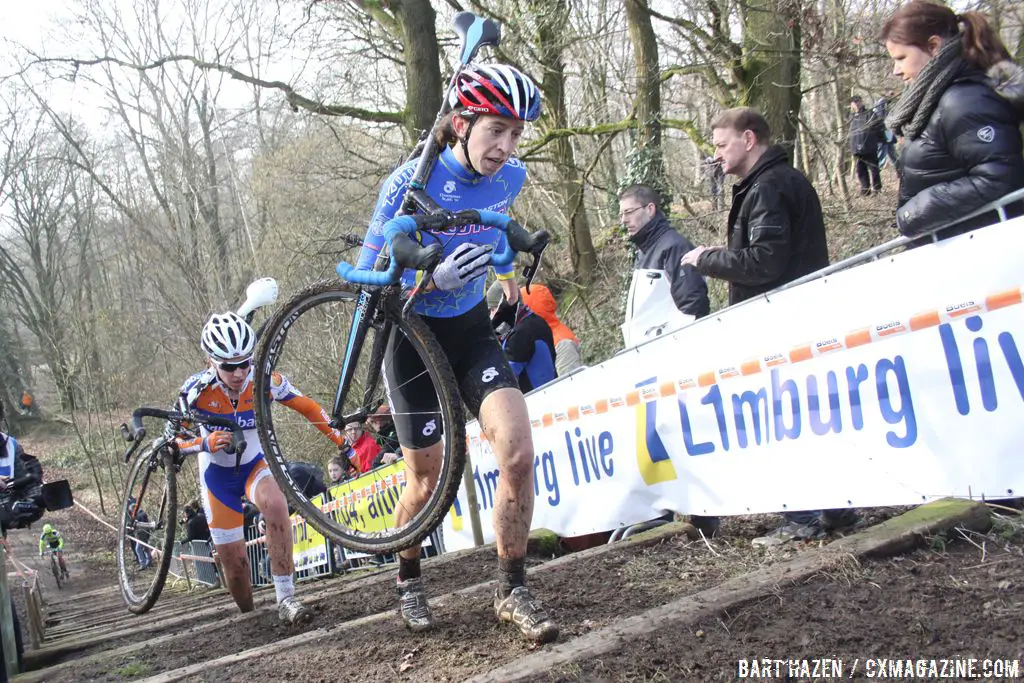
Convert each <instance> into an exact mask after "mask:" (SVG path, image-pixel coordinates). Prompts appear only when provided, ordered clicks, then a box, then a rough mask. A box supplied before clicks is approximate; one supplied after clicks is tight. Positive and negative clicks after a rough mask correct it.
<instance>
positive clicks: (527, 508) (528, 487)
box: [480, 388, 533, 559]
mask: <svg viewBox="0 0 1024 683" xmlns="http://www.w3.org/2000/svg"><path fill="white" fill-rule="evenodd" d="M480 425H481V427H482V429H483V431H484V434H485V435H486V436H487V440H488V442H489V443H490V444H491V448H492V449H493V450H494V455H495V457H496V458H497V460H498V490H497V491H496V492H495V495H494V537H495V541H496V542H497V546H498V547H497V550H498V557H502V558H510V559H518V558H522V557H526V542H527V539H528V537H529V535H530V523H531V522H532V521H533V434H532V432H531V429H530V413H529V411H528V410H527V409H526V399H524V398H523V394H522V392H520V391H519V390H518V389H511V388H506V389H499V390H497V391H495V392H493V393H491V394H488V395H487V397H486V398H485V399H484V401H483V403H482V404H481V406H480Z"/></svg>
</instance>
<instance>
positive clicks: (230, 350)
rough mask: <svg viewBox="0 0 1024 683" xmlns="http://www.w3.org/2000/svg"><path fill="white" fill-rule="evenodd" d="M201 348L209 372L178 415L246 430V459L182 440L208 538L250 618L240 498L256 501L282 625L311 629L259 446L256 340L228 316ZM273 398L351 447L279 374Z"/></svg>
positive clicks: (281, 502) (208, 439)
mask: <svg viewBox="0 0 1024 683" xmlns="http://www.w3.org/2000/svg"><path fill="white" fill-rule="evenodd" d="M201 343H202V347H203V351H204V352H205V353H206V355H207V356H208V357H209V367H208V368H207V369H206V370H204V371H203V372H200V373H197V374H195V375H193V376H192V377H190V378H189V379H188V380H187V381H186V382H185V385H184V386H183V387H182V389H181V395H180V397H179V399H178V403H177V408H178V409H179V410H181V411H182V412H191V411H195V412H197V413H199V414H200V415H204V416H210V417H223V418H228V419H230V420H232V421H234V422H237V423H238V425H239V426H241V427H242V429H243V430H245V434H246V435H247V439H246V441H247V443H248V444H249V445H247V446H246V448H245V452H243V453H228V452H227V447H228V446H229V445H230V444H231V441H232V439H231V433H230V432H228V431H213V430H210V429H208V428H206V427H202V428H201V431H200V435H199V436H198V437H196V438H194V439H186V438H179V439H177V444H178V448H179V450H180V451H181V452H182V453H186V454H188V453H197V454H198V456H199V474H200V482H201V487H202V500H203V507H204V509H205V511H206V518H207V521H208V524H209V527H210V535H211V538H212V540H213V544H214V546H215V547H216V549H217V555H218V556H219V557H220V560H221V564H222V566H223V568H224V578H225V582H226V583H227V588H228V591H229V592H230V593H231V597H232V598H234V601H235V604H237V605H238V607H239V609H240V610H241V611H242V612H251V611H252V610H253V607H254V605H253V598H252V585H251V584H250V580H249V576H250V575H249V567H248V559H247V557H246V552H245V537H244V534H243V528H242V527H243V512H242V509H243V508H242V497H243V496H245V497H246V498H248V499H249V500H250V501H252V502H253V503H254V504H255V505H256V507H257V508H259V510H260V512H261V513H263V518H264V519H265V520H266V523H267V530H266V537H267V552H268V554H269V555H270V568H271V574H272V576H273V580H274V591H275V593H276V595H277V603H278V615H279V617H280V619H281V621H283V622H285V623H288V624H292V623H297V622H303V621H308V620H309V619H311V618H312V616H313V613H312V611H311V610H310V609H309V608H308V607H307V606H305V605H303V604H302V602H301V601H299V599H298V598H296V597H295V584H294V580H293V578H292V577H293V574H294V571H295V565H294V562H293V558H292V531H291V524H290V522H289V519H288V505H287V503H286V502H285V498H284V494H282V493H281V489H280V488H279V487H278V485H277V482H276V481H275V480H274V477H273V476H271V472H270V468H269V467H268V466H267V463H266V459H265V457H264V455H263V452H262V450H261V449H260V447H259V439H257V438H256V434H255V426H256V418H255V416H254V414H253V410H254V408H253V376H252V353H253V349H254V347H255V345H256V334H255V333H254V332H253V329H252V328H251V327H250V326H249V323H247V322H246V321H245V320H244V319H242V318H241V317H239V316H238V315H236V314H234V313H231V312H228V313H223V314H220V315H214V316H212V317H211V318H210V319H209V321H207V323H206V325H205V326H204V327H203V332H202V337H201ZM270 398H271V399H272V400H274V401H279V402H281V403H282V404H283V405H285V406H287V407H289V408H291V409H292V410H295V411H296V412H299V413H301V414H302V415H303V417H305V418H306V419H307V420H309V422H310V423H312V424H313V425H314V426H315V427H316V428H317V429H318V430H320V431H321V432H322V433H323V434H324V436H326V437H327V438H328V439H330V440H331V441H333V442H334V444H335V445H336V446H337V447H338V448H339V449H340V450H342V451H344V452H347V451H348V450H349V446H348V444H347V443H345V438H344V436H342V435H341V434H340V433H339V432H338V431H337V430H335V429H331V428H330V427H329V426H328V424H327V423H328V421H329V418H328V417H327V414H326V413H324V411H323V408H321V407H320V405H319V404H318V403H317V402H316V401H314V400H313V399H311V398H309V397H308V396H303V395H302V393H301V392H300V391H298V389H296V388H295V387H293V386H292V384H291V383H290V382H289V381H288V379H287V378H286V377H284V376H283V375H280V374H278V373H274V381H273V382H272V386H271V389H270Z"/></svg>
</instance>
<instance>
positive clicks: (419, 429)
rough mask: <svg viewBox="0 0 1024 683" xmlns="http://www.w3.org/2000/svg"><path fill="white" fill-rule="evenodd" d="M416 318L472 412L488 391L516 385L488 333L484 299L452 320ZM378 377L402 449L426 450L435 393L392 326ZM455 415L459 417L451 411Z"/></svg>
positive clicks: (431, 439) (433, 439)
mask: <svg viewBox="0 0 1024 683" xmlns="http://www.w3.org/2000/svg"><path fill="white" fill-rule="evenodd" d="M422 319H423V321H424V322H426V324H427V327H429V328H430V331H431V332H433V333H434V337H435V338H436V339H437V341H438V343H439V344H440V345H441V349H442V350H443V351H444V354H445V356H447V357H448V363H449V364H450V365H451V367H452V371H453V372H454V373H455V380H456V382H458V384H459V393H460V394H461V395H462V401H463V403H465V405H466V408H467V409H468V410H469V412H471V413H472V414H473V415H478V414H479V413H480V405H481V404H482V403H483V401H484V399H485V398H486V397H487V396H488V395H489V394H490V393H491V392H493V391H497V390H498V389H506V388H509V387H511V388H515V389H518V388H519V383H518V382H517V381H516V377H515V375H514V374H513V373H512V368H511V367H509V364H508V360H507V359H506V358H505V352H504V351H502V349H501V344H499V343H498V339H497V337H495V336H494V330H493V329H492V328H491V320H490V317H489V316H488V314H487V306H486V305H485V304H484V302H482V301H481V302H480V303H479V304H478V305H477V306H474V307H473V308H471V309H470V310H468V311H466V312H465V313H463V314H462V315H458V316H455V317H454V318H428V317H425V316H424V317H423V318H422ZM384 381H385V384H386V385H387V392H388V403H389V404H390V405H391V411H392V413H393V414H394V419H395V429H396V430H397V432H398V441H399V442H400V443H401V444H402V445H403V446H406V447H407V448H427V447H428V446H433V445H434V444H436V443H437V442H438V441H440V440H441V433H442V429H441V415H440V413H439V412H438V407H439V403H438V399H437V392H436V391H435V390H434V385H433V382H432V381H431V379H430V376H429V375H428V374H427V372H426V370H425V368H424V367H423V361H422V360H421V359H420V356H419V354H418V353H416V351H415V350H414V349H413V348H412V345H411V344H409V343H408V342H407V341H406V340H405V336H404V335H403V334H402V333H401V332H400V331H398V330H397V329H393V330H392V331H391V337H390V338H389V339H388V346H387V351H386V352H385V356H384ZM455 419H457V420H458V419H462V416H461V415H456V416H455Z"/></svg>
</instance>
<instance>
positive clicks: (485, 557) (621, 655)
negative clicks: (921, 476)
mask: <svg viewBox="0 0 1024 683" xmlns="http://www.w3.org/2000/svg"><path fill="white" fill-rule="evenodd" d="M44 446H45V445H44ZM51 473H52V478H59V476H60V475H61V474H62V473H61V472H59V471H58V470H48V474H51ZM95 503H96V501H91V502H90V507H95ZM899 512H901V510H899V509H895V508H880V509H874V510H870V511H865V512H864V517H865V523H866V524H875V523H878V522H881V521H883V520H885V519H887V518H888V517H891V516H892V515H894V514H898V513H899ZM47 520H48V521H51V523H53V524H55V525H56V526H57V527H58V528H59V529H60V530H61V532H62V533H64V534H65V536H66V537H68V545H69V552H68V560H69V566H70V568H71V572H72V579H71V582H70V583H69V584H68V586H67V588H66V589H65V590H64V591H61V592H60V593H59V594H56V593H54V591H55V587H53V586H52V585H49V584H52V577H49V576H48V575H47V574H46V573H45V572H44V571H41V576H42V577H43V581H44V588H45V589H46V590H47V592H48V594H50V595H57V596H58V598H59V599H60V600H62V601H64V600H66V599H67V598H69V597H71V596H74V595H77V594H79V593H85V592H87V591H90V590H92V589H95V588H97V587H101V586H108V587H113V585H114V581H115V578H114V576H115V575H114V569H113V565H112V553H111V549H112V548H113V547H114V542H115V539H114V535H113V533H112V532H111V531H109V530H108V529H106V528H105V527H103V525H101V524H99V523H97V522H95V521H93V520H92V519H91V518H89V517H87V516H86V515H85V514H83V513H82V512H81V511H79V510H70V511H64V512H60V513H55V514H53V515H52V516H48V517H47ZM778 522H779V518H777V517H775V516H772V515H762V516H753V517H738V518H730V519H727V520H725V521H724V523H723V528H722V534H721V536H720V537H717V538H715V539H713V540H711V541H710V542H707V543H706V542H705V541H703V540H697V541H692V540H689V539H687V538H686V537H685V536H683V535H678V536H673V537H669V538H666V539H662V540H660V541H658V542H656V543H653V544H651V545H647V546H644V547H639V548H638V547H635V546H633V545H630V544H617V545H615V546H613V547H611V548H609V549H608V550H607V551H603V552H593V551H586V552H589V554H584V555H578V556H572V557H571V558H569V561H566V560H560V561H556V562H551V560H552V557H551V556H550V555H544V554H542V553H541V552H540V551H538V552H537V553H536V554H534V555H532V556H531V557H530V558H529V564H530V567H531V573H530V575H529V578H528V582H529V584H530V585H531V587H532V588H533V589H534V590H535V592H536V594H537V595H538V596H540V597H541V599H542V600H543V601H544V602H545V603H546V604H548V605H549V606H550V608H551V609H552V611H553V613H554V614H555V615H556V617H557V619H558V621H559V623H560V624H561V627H562V633H561V636H560V638H559V643H567V642H571V641H572V639H573V638H576V637H578V636H580V635H583V634H586V633H588V632H590V631H592V630H594V629H600V628H602V627H605V626H608V625H610V624H614V623H616V622H617V621H619V620H621V619H623V618H625V617H629V616H633V615H636V614H638V613H641V612H643V611H645V610H647V609H650V608H652V607H656V606H660V605H663V604H665V603H667V602H670V601H672V600H675V599H677V598H680V597H683V596H685V595H690V594H693V593H695V592H698V591H700V590H702V589H705V588H710V587H712V586H715V585H718V584H721V583H722V582H723V581H726V580H727V579H730V578H732V577H735V576H739V575H741V574H744V573H747V572H751V571H753V570H756V569H759V568H762V567H764V566H766V565H771V564H775V563H779V562H782V561H785V560H789V559H791V558H793V557H794V556H796V555H798V554H800V553H804V552H809V551H812V550H813V547H811V546H802V547H800V546H793V545H788V546H782V547H781V548H778V549H774V550H771V551H766V550H763V549H759V548H754V547H752V545H751V540H752V539H753V538H755V537H756V536H758V535H762V534H764V533H766V532H768V531H770V530H771V529H772V528H774V526H775V525H776V524H778ZM36 526H39V525H36ZM37 538H38V529H32V530H24V531H18V532H13V533H12V536H11V542H12V545H13V547H14V549H15V554H16V556H17V557H19V559H22V560H23V561H26V562H29V563H30V564H35V560H36V559H37V558H36V555H35V552H34V551H33V548H34V547H35V546H34V545H33V544H34V543H35V541H36V539H37ZM1022 549H1024V524H1022V522H1021V521H1020V520H1019V519H1014V520H1013V521H1007V522H1001V523H1000V524H999V525H998V526H997V527H996V528H994V530H993V531H992V532H990V533H989V534H987V535H984V536H981V535H977V534H973V533H971V532H963V533H961V532H950V533H948V534H946V535H944V536H940V537H935V538H932V539H929V540H928V544H927V546H926V547H924V548H921V549H919V550H917V551H915V552H913V553H911V554H909V555H906V556H901V557H895V558H890V559H887V560H875V561H863V562H862V563H861V564H856V563H854V562H852V561H851V562H850V563H848V564H845V565H840V566H838V567H837V568H835V569H832V570H830V571H829V573H823V574H818V575H816V576H814V577H812V578H811V579H809V580H807V581H804V582H802V583H800V584H798V585H779V586H778V587H777V588H776V589H775V591H774V592H773V593H772V595H771V596H770V597H767V598H762V599H759V600H757V601H754V602H751V603H747V604H745V605H742V606H740V607H737V608H733V609H731V610H729V612H728V613H726V612H723V613H720V614H717V615H715V616H714V617H711V618H708V619H706V620H704V621H701V622H699V623H690V624H686V625H683V626H675V627H671V628H665V629H664V630H663V631H659V632H658V633H656V634H655V635H654V636H652V637H650V638H646V639H644V640H642V641H641V642H634V643H631V644H630V646H629V647H628V648H624V649H622V650H621V651H616V652H612V653H610V654H607V655H604V656H601V657H597V658H593V659H591V660H589V661H586V662H583V663H579V664H574V665H567V666H561V667H558V668H555V669H552V670H551V671H549V672H546V673H545V674H544V675H543V676H542V677H540V678H537V679H536V680H538V681H622V682H625V681H687V682H688V681H716V680H735V679H737V677H738V674H739V673H740V669H739V666H738V663H739V662H740V661H741V660H744V661H746V662H747V663H749V662H750V660H752V659H756V660H758V663H761V660H763V659H766V658H767V659H771V660H790V659H796V660H800V659H808V660H812V659H815V658H829V659H833V660H842V663H843V666H844V667H845V669H844V672H843V673H844V678H846V679H847V680H850V679H853V680H857V679H860V678H862V672H864V671H865V669H866V666H867V661H868V659H869V658H882V657H899V658H908V657H910V658H920V657H928V658H931V657H934V658H952V657H958V656H959V657H976V658H985V657H998V658H1013V659H1015V661H1017V662H1018V663H1020V664H1021V672H1022V676H1024V662H1021V661H1020V658H1021V657H1022V656H1024V652H1022V643H1024V626H1022V625H1021V622H1020V621H1019V618H1018V615H1019V614H1020V611H1021V607H1022V603H1024V590H1022V588H1024V562H1022V559H1024V557H1022V556H1024V550H1022ZM44 559H45V558H44ZM496 564H497V562H496V557H495V555H494V551H493V548H484V549H480V550H478V551H474V552H471V553H467V554H465V555H462V556H459V557H458V558H457V559H455V560H451V558H445V560H443V561H437V560H430V561H427V562H425V563H424V576H425V578H426V581H427V585H428V591H429V593H430V595H432V596H446V597H444V598H443V599H441V600H440V601H439V602H438V603H437V604H436V605H435V607H434V613H435V618H436V620H437V624H438V626H437V628H436V629H435V630H434V631H433V632H431V633H428V634H422V635H413V634H411V633H409V632H408V631H407V630H406V629H405V628H404V627H403V626H402V624H401V621H400V619H399V617H398V615H397V614H396V611H395V610H396V601H395V596H394V592H393V591H394V586H393V581H392V579H391V576H390V572H388V573H387V575H385V576H382V575H368V576H363V577H346V578H344V579H332V580H331V581H329V582H312V583H303V584H300V586H299V594H300V595H305V596H306V598H307V601H308V602H309V603H310V604H311V606H312V607H313V608H314V610H315V612H316V617H315V619H314V621H313V622H312V623H311V624H309V625H306V626H303V627H299V628H290V627H284V626H282V625H280V624H279V623H278V620H277V615H276V611H274V610H272V609H264V610H262V611H259V612H257V614H255V615H253V616H252V617H250V618H247V619H246V620H244V621H241V622H238V623H235V624H232V625H229V626H223V627H217V628H211V627H210V626H207V628H206V629H205V630H204V629H203V626H204V625H208V624H211V622H213V621H215V620H217V619H222V618H224V617H225V616H229V615H231V614H235V611H234V607H233V605H231V604H230V603H228V602H227V601H226V598H225V596H224V595H223V593H222V592H217V593H212V594H211V593H206V594H204V593H198V594H192V595H181V594H178V593H175V592H174V591H173V590H169V591H168V592H166V593H165V594H164V595H163V596H162V597H161V600H160V602H159V603H158V604H157V607H156V608H155V609H154V610H153V612H151V613H150V614H147V615H144V616H141V617H130V618H129V620H128V621H127V622H125V623H127V624H128V628H129V629H130V628H131V625H132V624H136V623H137V624H139V625H150V624H155V623H156V622H157V621H158V620H161V619H165V618H167V617H168V616H173V615H174V614H176V613H181V612H183V611H184V613H186V614H189V609H192V607H191V606H192V605H194V606H195V610H196V611H197V612H198V611H199V610H204V609H206V608H208V607H212V609H209V610H207V611H209V612H210V614H205V613H203V615H202V616H198V614H197V616H196V618H195V621H194V622H193V623H191V624H188V625H184V626H183V625H181V624H170V623H169V624H168V625H166V626H163V627H161V628H159V629H156V630H152V631H141V630H140V631H138V632H134V633H128V634H126V635H125V636H123V637H120V638H118V639H112V640H109V641H104V642H102V643H97V644H95V645H93V646H91V647H88V648H86V649H83V650H81V651H78V652H74V653H69V654H65V655H59V656H55V657H52V658H50V661H48V662H46V664H53V663H56V662H57V661H61V660H68V659H78V658H80V657H83V656H87V655H90V654H97V653H100V652H108V651H111V650H113V649H116V648H118V647H120V646H122V645H126V644H130V643H136V642H140V641H142V640H146V639H149V638H153V637H156V636H163V637H166V638H167V639H166V640H165V641H164V642H162V643H160V644H159V645H157V646H154V647H152V648H145V649H142V650H139V651H137V652H134V653H132V654H130V655H126V656H123V657H120V658H113V659H110V658H108V659H107V660H106V661H101V662H97V663H88V662H83V663H82V664H81V665H80V666H78V665H76V666H74V667H73V668H71V669H70V670H66V671H64V672H54V675H53V676H51V677H48V678H47V679H46V680H48V681H54V682H57V683H60V682H63V681H67V682H71V681H75V682H84V681H128V680H139V679H141V678H144V677H145V676H149V675H153V674H156V673H158V672H161V671H168V670H172V669H175V668H179V667H183V666H186V665H190V664H196V663H200V662H204V661H208V660H212V659H216V658H218V657H222V656H225V655H230V654H235V653H238V652H242V651H245V650H248V649H251V648H259V647H264V646H268V645H270V644H271V643H274V642H277V641H280V640H283V639H286V638H297V639H298V640H299V641H300V642H297V643H294V644H292V645H290V646H289V647H288V648H286V649H283V650H282V651H279V652H275V653H273V654H269V655H266V656H262V657H257V658H252V659H248V660H246V661H243V662H240V663H236V664H232V665H230V666H228V667H224V668H214V669H211V670H209V671H207V672H204V673H201V674H199V675H196V676H193V677H192V678H190V679H187V680H191V681H251V680H268V681H276V680H289V679H296V678H297V679H301V680H303V681H310V682H313V681H337V680H346V681H349V682H351V683H361V682H367V683H369V681H374V682H376V681H379V680H381V679H383V678H387V679H389V680H408V681H417V682H418V683H422V682H427V681H460V680H464V679H466V678H467V677H470V676H472V675H474V674H478V673H483V672H486V671H490V670H492V669H494V668H495V667H498V666H501V665H503V664H506V663H508V662H511V661H513V660H515V659H518V658H520V657H522V656H524V655H527V654H531V653H534V652H537V649H536V648H535V647H534V646H531V645H529V644H527V643H525V642H524V641H523V640H522V639H521V638H520V637H519V635H518V633H517V632H515V631H514V629H513V628H512V627H510V626H508V625H502V624H498V623H497V622H496V620H495V618H494V614H493V609H492V590H493V587H492V586H491V585H490V584H486V582H488V581H490V580H491V579H492V578H494V574H495V567H496ZM35 566H36V567H37V568H38V569H40V570H46V569H47V565H45V564H38V565H35ZM481 584H484V585H481ZM453 591H462V592H460V593H458V594H454V595H453V594H452V592H453ZM15 595H16V596H17V592H16V593H15ZM115 611H116V606H115ZM353 622H355V623H353ZM119 628H124V625H121V626H119ZM325 629H326V630H327V633H326V634H324V633H323V630H325ZM314 631H316V633H315V634H314V633H312V632H314ZM304 634H310V638H309V639H308V640H305V641H303V640H302V637H303V635H304ZM26 642H27V641H26ZM550 647H552V646H550V645H549V646H542V647H541V649H540V650H539V651H540V652H543V651H544V648H550ZM854 661H856V662H857V666H859V667H860V671H859V672H852V667H853V666H854ZM787 665H788V662H787ZM780 673H781V674H782V675H781V676H780V675H776V676H775V678H776V679H779V678H781V679H782V680H804V679H805V678H802V677H801V676H799V675H797V676H788V668H787V666H784V667H783V669H782V670H781V671H780Z"/></svg>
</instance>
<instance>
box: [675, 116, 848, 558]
mask: <svg viewBox="0 0 1024 683" xmlns="http://www.w3.org/2000/svg"><path fill="white" fill-rule="evenodd" d="M712 136H713V139H714V142H715V158H716V159H721V160H722V165H723V168H724V169H725V172H726V173H731V174H732V175H735V176H739V178H741V180H740V182H739V183H738V184H737V185H735V186H734V187H733V191H732V192H733V195H732V197H733V199H732V208H731V209H730V210H729V232H728V238H727V239H728V242H729V246H728V247H726V248H722V247H710V248H709V247H697V248H696V249H694V250H692V251H690V252H688V253H687V254H686V255H685V256H684V257H683V260H682V262H683V263H684V264H690V265H694V266H696V267H697V269H698V270H699V271H700V272H701V273H702V274H704V275H709V276H711V277H717V278H721V279H723V280H727V281H728V282H729V303H730V304H735V303H739V302H741V301H744V300H746V299H750V298H753V297H755V296H757V295H758V294H761V293H764V292H767V291H769V290H771V289H774V288H776V287H779V286H781V285H784V284H786V283H787V282H792V281H793V280H795V279H797V278H799V277H800V276H802V275H806V274H808V273H811V272H814V271H815V270H818V269H820V268H824V267H825V266H827V265H828V247H827V245H826V242H825V222H824V219H823V218H822V215H821V203H820V202H819V201H818V193H817V192H815V191H814V187H813V186H812V185H811V183H810V181H809V180H807V178H806V177H805V176H804V174H803V173H800V171H798V170H796V169H795V168H793V167H792V166H790V164H789V160H788V159H787V158H786V153H785V152H784V151H783V149H782V148H781V147H777V146H769V144H768V140H769V136H770V131H769V128H768V122H767V121H766V120H765V119H764V117H763V116H761V114H759V113H758V112H756V111H754V110H753V109H749V108H746V107H740V108H737V109H730V110H728V111H726V112H725V113H723V114H722V115H721V116H720V117H719V118H718V119H717V120H716V121H715V122H714V123H713V124H712ZM784 517H785V519H786V523H785V524H784V525H783V526H781V527H779V528H778V529H777V530H776V531H774V532H772V533H771V534H769V535H768V536H765V537H762V538H759V539H755V543H756V544H757V545H769V546H770V545H776V544H777V543H784V542H786V541H790V540H794V539H800V538H813V537H816V536H818V535H820V534H823V533H824V532H825V531H827V530H830V529H834V528H838V527H842V526H847V525H850V524H852V523H854V522H855V521H856V515H855V514H854V513H853V512H852V511H851V510H825V511H822V510H807V511H794V512H787V513H786V514H785V515H784Z"/></svg>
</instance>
